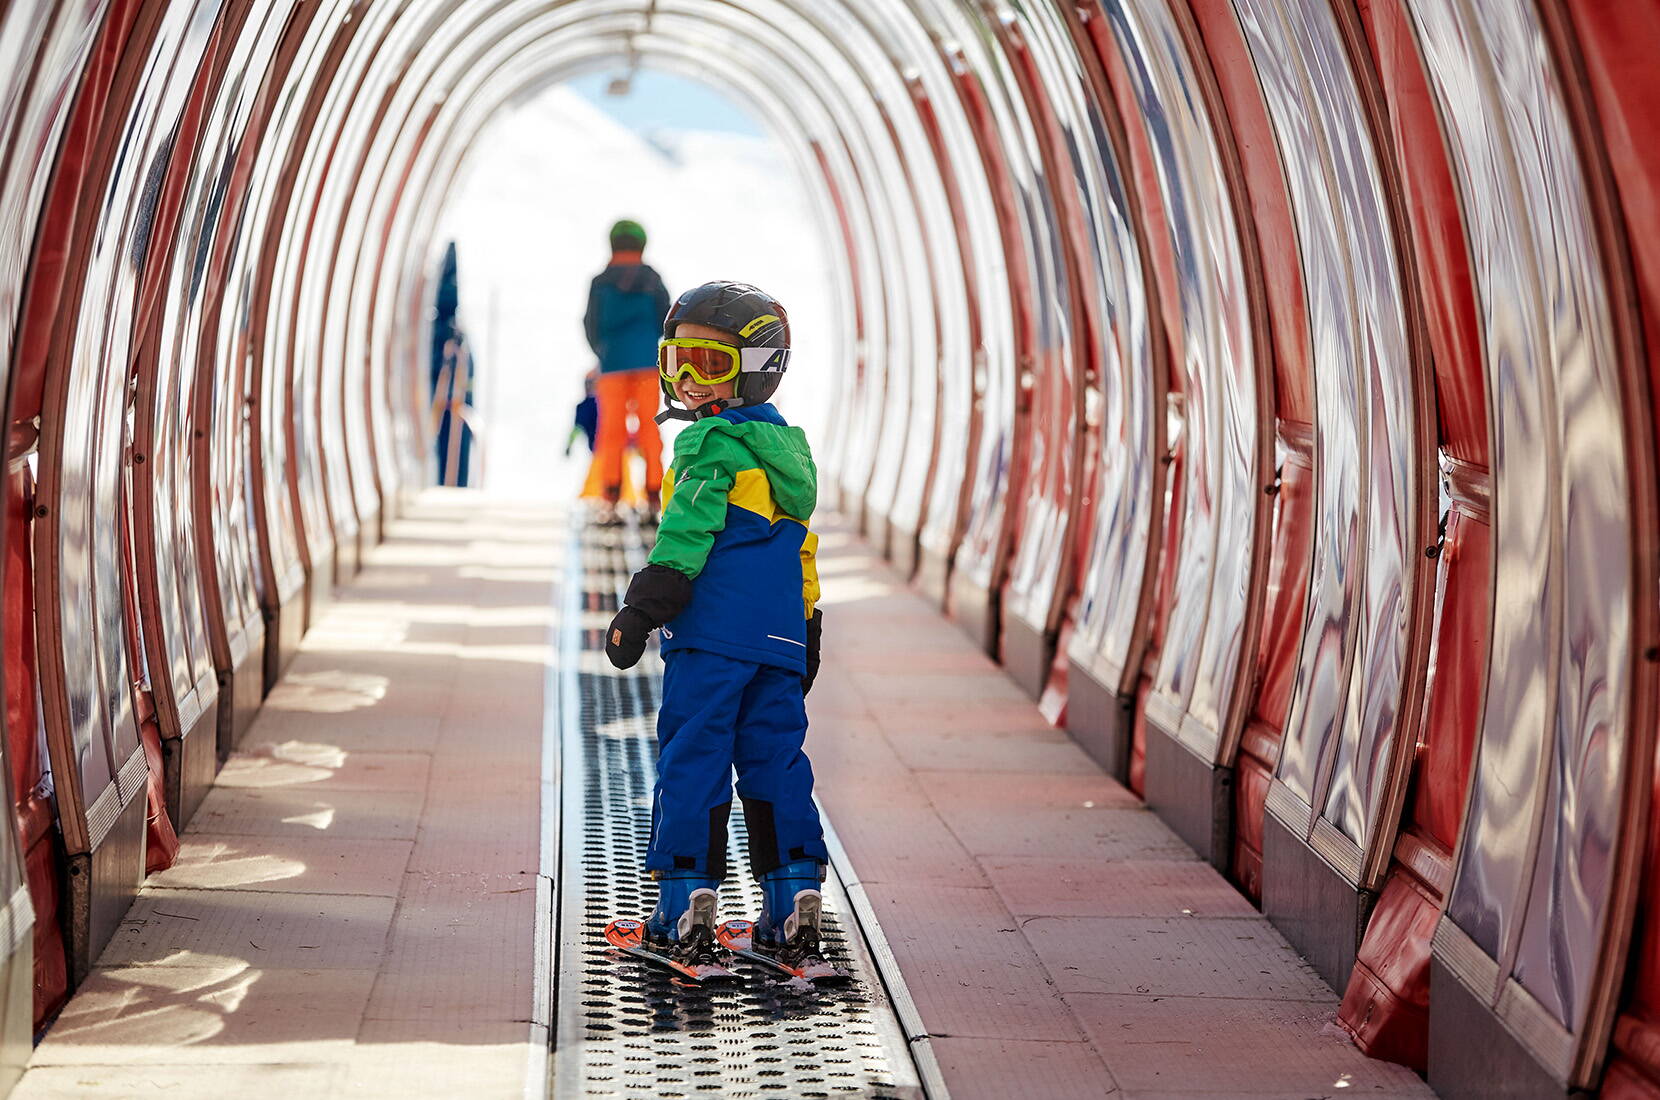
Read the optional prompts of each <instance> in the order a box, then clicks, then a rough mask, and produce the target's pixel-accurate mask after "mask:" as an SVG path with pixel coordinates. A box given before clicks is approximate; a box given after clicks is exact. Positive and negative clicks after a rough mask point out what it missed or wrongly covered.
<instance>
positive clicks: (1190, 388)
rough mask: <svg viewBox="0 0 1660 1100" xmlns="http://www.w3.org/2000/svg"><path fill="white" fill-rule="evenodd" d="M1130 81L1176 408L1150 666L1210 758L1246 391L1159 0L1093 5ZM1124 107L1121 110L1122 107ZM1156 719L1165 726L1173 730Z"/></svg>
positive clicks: (1242, 586)
mask: <svg viewBox="0 0 1660 1100" xmlns="http://www.w3.org/2000/svg"><path fill="white" fill-rule="evenodd" d="M1107 19H1108V23H1109V26H1110V27H1111V28H1112V33H1113V38H1114V40H1115V41H1116V43H1117V45H1118V49H1119V55H1120V57H1121V58H1122V59H1123V62H1124V67H1125V70H1126V72H1127V74H1128V78H1129V80H1130V82H1131V85H1132V86H1133V87H1134V89H1135V96H1136V102H1135V104H1134V107H1135V110H1134V112H1133V113H1134V115H1135V116H1136V119H1135V121H1131V120H1130V119H1128V118H1127V119H1126V125H1140V126H1143V127H1145V128H1146V132H1147V142H1148V146H1149V148H1150V149H1151V151H1152V155H1153V157H1154V158H1155V160H1156V161H1157V171H1158V181H1159V188H1160V197H1161V199H1162V202H1163V205H1164V208H1165V211H1166V215H1167V217H1168V219H1169V224H1168V227H1167V229H1166V231H1167V232H1168V233H1169V236H1170V248H1171V250H1172V252H1173V254H1174V257H1175V266H1176V277H1177V279H1178V286H1177V287H1176V288H1174V289H1175V291H1176V294H1177V301H1176V303H1175V304H1176V306H1177V308H1178V309H1179V312H1180V318H1181V323H1182V331H1181V332H1178V333H1172V334H1171V336H1172V340H1173V341H1174V342H1173V345H1172V348H1171V356H1172V359H1173V361H1174V367H1175V369H1176V371H1177V372H1178V373H1179V375H1180V379H1179V381H1180V389H1181V392H1182V409H1183V419H1182V422H1181V425H1180V430H1179V432H1176V431H1172V433H1171V443H1172V446H1174V445H1176V441H1177V440H1178V439H1179V440H1180V446H1181V447H1182V449H1183V452H1184V453H1183V456H1182V476H1183V478H1184V479H1185V484H1184V485H1183V486H1182V487H1181V492H1180V498H1181V502H1182V503H1181V509H1182V512H1181V515H1180V516H1173V517H1171V522H1178V523H1179V524H1180V529H1181V539H1180V544H1179V546H1178V547H1177V550H1176V554H1177V558H1176V561H1175V563H1174V569H1175V574H1174V576H1175V593H1174V596H1173V599H1172V603H1171V607H1170V609H1169V617H1168V620H1167V625H1166V631H1165V638H1164V643H1163V648H1162V650H1161V656H1160V659H1159V664H1158V668H1157V671H1156V672H1155V674H1154V677H1153V690H1154V692H1155V698H1156V699H1159V700H1161V701H1162V707H1161V709H1164V710H1166V711H1167V712H1170V713H1173V714H1176V715H1179V714H1183V713H1185V714H1186V715H1187V716H1188V717H1189V718H1191V720H1192V721H1191V724H1189V723H1188V722H1186V721H1184V722H1183V723H1182V725H1183V726H1184V729H1183V739H1184V741H1186V742H1188V743H1189V744H1190V746H1191V747H1192V748H1193V749H1194V750H1195V751H1196V752H1198V753H1199V754H1200V755H1202V756H1204V757H1206V758H1210V759H1215V757H1216V754H1217V753H1218V751H1219V749H1220V745H1221V733H1222V729H1221V726H1222V719H1223V717H1224V716H1225V715H1226V714H1227V713H1228V710H1229V707H1230V705H1231V704H1230V700H1231V698H1232V695H1233V693H1234V691H1235V690H1237V687H1238V685H1237V683H1236V681H1237V679H1238V669H1239V661H1240V655H1241V651H1242V649H1241V647H1242V644H1243V630H1244V616H1245V605H1246V598H1247V594H1248V592H1247V590H1248V586H1249V584H1250V576H1251V569H1252V563H1251V561H1250V557H1251V555H1250V552H1249V547H1250V546H1251V545H1252V541H1253V535H1252V523H1253V520H1252V516H1253V514H1254V508H1255V504H1256V497H1257V493H1258V490H1257V487H1256V484H1255V483H1256V479H1257V471H1256V469H1255V465H1256V458H1255V452H1256V449H1257V436H1256V431H1257V429H1256V424H1255V419H1254V418H1255V417H1256V416H1257V415H1259V413H1258V410H1257V394H1256V392H1255V390H1256V387H1255V381H1254V363H1255V360H1254V356H1255V351H1254V349H1253V347H1252V334H1251V325H1250V316H1249V300H1248V296H1247V293H1246V289H1245V281H1244V280H1245V272H1244V261H1243V258H1242V256H1241V253H1240V244H1239V233H1238V227H1237V225H1236V223H1235V220H1234V213H1233V207H1232V200H1231V197H1230V195H1229V192H1228V187H1227V181H1226V179H1225V178H1224V176H1223V170H1222V163H1221V155H1220V152H1219V150H1218V149H1217V147H1216V140H1215V130H1214V128H1213V121H1212V119H1211V117H1210V115H1209V112H1208V110H1207V109H1206V107H1205V103H1204V97H1203V92H1202V90H1201V88H1200V87H1199V83H1198V80H1199V78H1198V74H1197V72H1196V71H1195V69H1194V65H1193V61H1192V59H1191V58H1190V57H1189V56H1188V54H1187V51H1186V49H1185V47H1184V46H1183V44H1182V41H1183V40H1182V35H1181V32H1180V30H1179V29H1178V27H1177V25H1176V23H1175V19H1174V17H1173V16H1172V14H1171V11H1170V9H1169V7H1168V6H1167V5H1166V3H1165V2H1164V0H1133V2H1130V3H1126V4H1124V5H1123V6H1122V7H1115V8H1114V9H1113V10H1112V11H1109V12H1108V13H1107ZM1127 113H1128V112H1127ZM1170 732H1172V733H1174V732H1176V731H1175V730H1171V731H1170Z"/></svg>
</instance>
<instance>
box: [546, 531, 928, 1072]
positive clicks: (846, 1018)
mask: <svg viewBox="0 0 1660 1100" xmlns="http://www.w3.org/2000/svg"><path fill="white" fill-rule="evenodd" d="M578 542H579V549H576V550H573V554H574V555H576V556H577V557H579V558H580V561H579V562H573V563H572V565H571V568H569V569H568V570H567V573H566V576H567V581H566V585H567V587H568V588H569V589H572V590H571V591H567V592H566V593H565V594H564V599H563V600H562V603H563V605H564V606H563V615H564V617H565V623H564V627H563V629H562V630H561V641H560V644H559V653H558V658H557V659H558V661H559V662H560V668H559V670H558V671H559V676H558V681H559V684H560V685H561V686H560V689H559V693H560V695H559V705H560V712H561V717H560V728H561V732H560V744H561V756H562V760H561V767H560V771H561V776H560V784H561V800H562V806H561V828H560V835H561V841H560V845H561V852H560V864H559V868H560V870H559V882H558V883H557V884H556V886H555V891H554V897H555V905H556V907H557V916H556V928H557V933H556V958H555V962H554V966H555V980H556V986H557V989H556V997H557V1006H558V1016H557V1027H556V1030H555V1035H554V1054H553V1058H554V1072H553V1083H554V1094H555V1096H557V1097H564V1098H574V1097H578V1096H582V1097H589V1096H593V1097H629V1098H633V1097H682V1096H684V1097H696V1096H715V1095H719V1096H723V1097H764V1098H774V1097H776V1098H783V1097H839V1096H859V1097H894V1098H900V1097H906V1098H910V1097H916V1098H920V1097H922V1096H923V1089H922V1087H921V1085H920V1083H919V1078H918V1073H917V1067H916V1064H915V1062H914V1061H913V1058H912V1054H911V1049H910V1048H909V1047H908V1046H907V1043H906V1035H905V1031H904V1029H903V1028H902V1027H901V1025H900V1022H899V1019H898V1017H897V1015H896V1013H895V1011H894V1007H893V1004H892V1002H891V1001H890V999H889V997H888V994H887V992H886V990H885V989H884V985H883V981H882V977H881V975H880V974H879V973H878V972H877V968H876V966H875V965H874V963H873V956H872V952H871V949H870V945H869V944H867V943H866V942H865V939H864V937H863V935H862V934H861V933H860V929H859V923H858V921H857V920H855V919H853V916H852V913H853V910H852V908H851V906H850V904H849V900H848V895H847V892H846V890H845V889H844V888H843V885H842V880H841V879H840V877H838V875H837V874H836V872H835V869H834V868H832V870H831V874H830V879H829V881H828V882H826V883H825V888H824V908H825V937H824V939H825V953H826V955H827V956H828V957H830V958H831V959H833V960H834V961H835V962H836V963H837V965H839V966H842V967H845V968H847V969H848V970H849V971H850V972H851V973H852V974H853V975H854V976H855V982H854V983H853V984H852V985H850V986H845V987H841V988H838V989H825V990H817V989H811V988H807V989H798V988H794V987H793V986H792V985H791V984H787V983H785V982H782V981H780V980H779V979H778V978H776V977H773V976H771V975H767V974H763V973H762V972H760V971H759V970H756V969H754V968H749V967H748V966H747V965H746V964H745V965H741V966H740V970H741V971H742V973H743V974H744V981H743V982H742V983H741V984H736V985H731V986H726V987H716V988H696V987H688V986H685V985H682V984H681V983H680V982H679V981H677V980H676V979H674V978H673V977H671V976H670V975H668V974H666V973H664V972H662V971H659V970H657V969H655V968H652V967H649V966H647V965H646V964H644V963H640V962H637V961H635V960H632V959H629V958H627V957H626V956H623V955H621V954H619V953H617V952H615V951H613V950H611V949H610V948H609V947H608V946H607V945H606V943H605V941H604V937H603V935H602V933H603V930H604V927H605V924H606V922H607V921H609V920H611V919H612V918H613V917H618V916H637V917H643V916H645V915H646V913H647V912H648V911H649V910H650V907H651V904H652V902H653V901H654V899H655V897H656V890H655V887H654V886H653V885H652V884H651V883H650V882H649V880H648V879H647V878H646V876H645V875H644V873H643V872H642V871H641V861H642V859H643V856H644V853H645V847H646V842H647V839H648V837H649V835H650V831H651V790H652V784H653V781H654V779H655V775H656V762H657V750H656V740H655V736H654V732H653V731H654V725H655V719H656V712H657V701H658V692H659V690H660V686H661V677H662V663H661V661H660V660H659V659H658V657H657V655H656V653H655V651H653V652H650V653H648V654H647V656H646V658H645V660H643V661H641V662H640V664H639V665H638V666H636V667H635V668H633V669H631V670H628V671H626V672H619V671H617V670H616V669H613V668H612V667H611V666H610V664H609V663H608V662H607V661H606V659H605V654H604V650H603V632H604V629H605V627H606V625H607V624H608V623H609V621H610V619H611V616H612V615H613V614H614V613H615V611H616V608H617V602H618V596H619V594H620V592H621V590H622V588H623V587H624V586H625V585H626V584H627V580H628V577H629V575H630V574H631V573H632V572H633V570H634V569H635V568H637V567H638V566H639V565H640V564H642V562H643V557H644V553H645V551H644V546H643V543H642V541H641V536H640V534H639V533H638V532H636V531H634V530H633V529H632V528H622V527H618V528H598V527H588V528H586V529H585V530H584V531H583V532H582V533H581V534H580V535H579V536H578ZM575 589H580V591H575ZM731 824H732V836H731V838H730V844H731V858H730V865H731V867H732V872H731V873H730V875H729V876H728V879H727V883H726V886H725V888H724V889H723V890H722V893H721V896H722V906H721V909H722V915H723V916H753V915H754V913H755V912H756V911H758V910H759V907H760V901H761V893H760V888H759V887H758V886H757V885H756V883H755V881H754V879H753V877H752V876H751V875H750V873H749V870H748V861H747V858H746V857H745V855H744V823H743V815H742V814H733V815H732V823H731ZM796 984H799V983H796Z"/></svg>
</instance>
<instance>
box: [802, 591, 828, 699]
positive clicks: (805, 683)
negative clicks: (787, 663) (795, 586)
mask: <svg viewBox="0 0 1660 1100" xmlns="http://www.w3.org/2000/svg"><path fill="white" fill-rule="evenodd" d="M823 637H824V612H822V611H820V610H819V609H818V608H816V607H815V608H814V609H813V617H812V618H810V619H808V620H807V674H806V675H805V676H803V677H802V678H801V694H803V695H806V694H807V693H808V692H809V691H812V690H813V681H814V680H816V679H818V646H819V641H820V640H821V639H822V638H823Z"/></svg>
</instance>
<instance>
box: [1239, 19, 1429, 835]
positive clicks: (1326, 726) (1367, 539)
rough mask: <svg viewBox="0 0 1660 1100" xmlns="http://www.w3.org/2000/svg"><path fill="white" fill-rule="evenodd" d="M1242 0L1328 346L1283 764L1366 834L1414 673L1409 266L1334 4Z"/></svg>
mask: <svg viewBox="0 0 1660 1100" xmlns="http://www.w3.org/2000/svg"><path fill="white" fill-rule="evenodd" d="M1234 7H1235V10H1236V11H1237V12H1238V14H1239V18H1240V25H1241V27H1242V28H1243V29H1244V31H1245V38H1246V42H1247V43H1248V45H1249V47H1250V50H1251V54H1252V58H1253V60H1254V61H1255V64H1256V69H1257V74H1258V77H1259V80H1260V82H1261V85H1262V87H1263V90H1264V93H1265V96H1266V100H1267V103H1268V110H1269V116H1270V118H1271V120H1272V121H1273V124H1274V127H1275V133H1276V136H1277V138H1278V141H1279V146H1280V152H1281V161H1282V163H1284V164H1285V165H1286V173H1287V181H1288V184H1289V187H1290V192H1291V201H1292V214H1293V217H1294V218H1295V219H1296V222H1297V226H1298V234H1299V244H1300V246H1301V257H1302V264H1303V271H1304V275H1305V286H1306V288H1307V293H1308V298H1309V313H1310V323H1311V332H1310V335H1311V342H1312V346H1313V349H1314V356H1315V363H1314V366H1315V370H1314V377H1315V405H1316V417H1315V457H1316V468H1317V470H1318V471H1319V476H1320V479H1321V493H1320V498H1319V506H1318V510H1317V513H1316V527H1315V535H1314V545H1315V574H1314V583H1313V598H1312V599H1311V600H1310V602H1309V605H1308V610H1307V611H1306V612H1305V620H1304V644H1303V651H1302V656H1301V660H1300V661H1299V674H1298V679H1297V681H1296V683H1295V685H1294V687H1293V692H1294V695H1293V699H1292V709H1291V714H1290V719H1289V721H1288V723H1287V729H1286V740H1285V746H1284V749H1283V750H1282V756H1281V764H1280V777H1281V779H1282V780H1284V781H1285V782H1286V784H1287V785H1288V786H1290V787H1291V788H1292V789H1293V790H1294V791H1296V793H1297V794H1298V795H1299V796H1301V797H1302V798H1304V799H1305V800H1308V801H1310V802H1313V803H1316V804H1317V809H1318V810H1319V813H1320V815H1321V816H1323V817H1325V818H1326V819H1327V820H1328V821H1330V822H1331V824H1333V825H1334V826H1335V827H1336V828H1337V829H1338V831H1339V832H1341V833H1342V834H1343V835H1344V836H1346V837H1348V838H1349V840H1351V841H1353V842H1354V843H1355V844H1356V845H1357V846H1358V847H1360V848H1362V849H1365V848H1366V847H1367V846H1368V845H1369V844H1370V843H1371V841H1372V839H1373V835H1374V826H1375V825H1376V824H1377V823H1378V816H1379V814H1380V813H1381V812H1382V811H1383V809H1384V804H1383V796H1384V794H1385V792H1386V790H1388V789H1389V785H1390V780H1391V779H1392V778H1393V776H1392V774H1391V772H1390V767H1391V764H1392V763H1396V762H1398V761H1399V755H1398V754H1397V753H1396V752H1395V751H1394V739H1395V736H1396V733H1397V731H1398V727H1399V722H1398V718H1399V711H1400V707H1401V704H1402V699H1403V693H1404V692H1405V689H1406V682H1407V677H1408V676H1409V675H1412V674H1413V673H1412V672H1411V670H1409V669H1408V668H1407V662H1408V661H1409V660H1410V659H1411V653H1410V651H1409V650H1410V647H1409V642H1410V639H1409V627H1410V601H1411V600H1412V599H1413V598H1414V592H1413V583H1414V572H1415V570H1416V568H1417V562H1418V560H1419V554H1418V545H1419V538H1420V533H1419V532H1418V531H1416V530H1415V527H1416V524H1417V520H1416V518H1415V516H1416V499H1417V493H1418V488H1419V487H1418V478H1419V473H1420V459H1421V456H1420V455H1419V454H1418V453H1417V444H1416V432H1417V424H1416V414H1415V411H1414V403H1415V395H1414V393H1413V388H1412V383H1413V377H1414V370H1413V366H1412V361H1411V349H1410V346H1409V343H1408V337H1407V322H1406V306H1405V303H1404V300H1403V298H1402V291H1401V287H1402V286H1403V285H1404V281H1405V278H1406V274H1405V273H1404V272H1403V271H1401V269H1400V266H1399V263H1398V259H1397V256H1396V254H1395V246H1394V238H1393V227H1392V226H1391V224H1390V222H1389V206H1388V202H1387V199H1386V191H1385V187H1386V185H1385V183H1384V181H1383V179H1382V176H1381V171H1380V167H1379V165H1378V161H1377V153H1376V151H1375V150H1374V149H1373V147H1372V136H1371V132H1370V128H1369V126H1368V122H1367V118H1366V116H1365V113H1364V111H1363V108H1362V99H1361V91H1360V89H1359V87H1358V86H1357V84H1356V82H1355V78H1354V75H1353V73H1352V71H1351V70H1350V67H1349V60H1348V54H1347V51H1346V48H1345V46H1344V43H1343V39H1342V34H1341V31H1340V30H1339V28H1338V26H1337V23H1336V20H1335V17H1334V16H1333V14H1332V10H1331V8H1330V6H1329V5H1328V4H1327V3H1326V2H1325V0H1234ZM1334 601H1340V602H1334ZM1328 708H1329V709H1328Z"/></svg>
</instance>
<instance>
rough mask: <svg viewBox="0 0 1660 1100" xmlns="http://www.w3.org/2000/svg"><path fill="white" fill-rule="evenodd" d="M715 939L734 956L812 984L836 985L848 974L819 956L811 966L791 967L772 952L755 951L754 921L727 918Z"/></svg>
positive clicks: (716, 931)
mask: <svg viewBox="0 0 1660 1100" xmlns="http://www.w3.org/2000/svg"><path fill="white" fill-rule="evenodd" d="M715 938H716V939H717V940H719V941H720V945H721V946H722V947H724V948H726V949H727V950H728V951H730V952H732V953H733V954H734V955H737V956H738V957H740V958H744V959H748V960H749V961H750V962H756V963H760V964H761V965H762V966H766V967H770V968H771V969H772V970H775V971H777V972H778V973H780V974H786V975H788V976H789V977H792V978H800V979H802V980H803V981H809V982H812V983H814V984H815V985H836V984H839V983H841V982H845V981H847V980H849V976H848V974H847V973H845V972H844V971H841V970H837V969H836V968H835V967H834V966H831V965H830V964H829V963H828V962H825V961H823V960H822V959H821V960H820V961H818V962H817V963H814V964H813V965H811V966H806V967H794V966H789V965H786V964H785V963H784V962H782V961H780V960H779V959H777V958H775V957H774V956H772V955H768V954H767V953H766V952H764V951H757V950H755V947H754V942H755V922H754V921H750V920H729V921H726V922H724V923H723V924H721V926H720V927H719V928H716V929H715Z"/></svg>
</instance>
